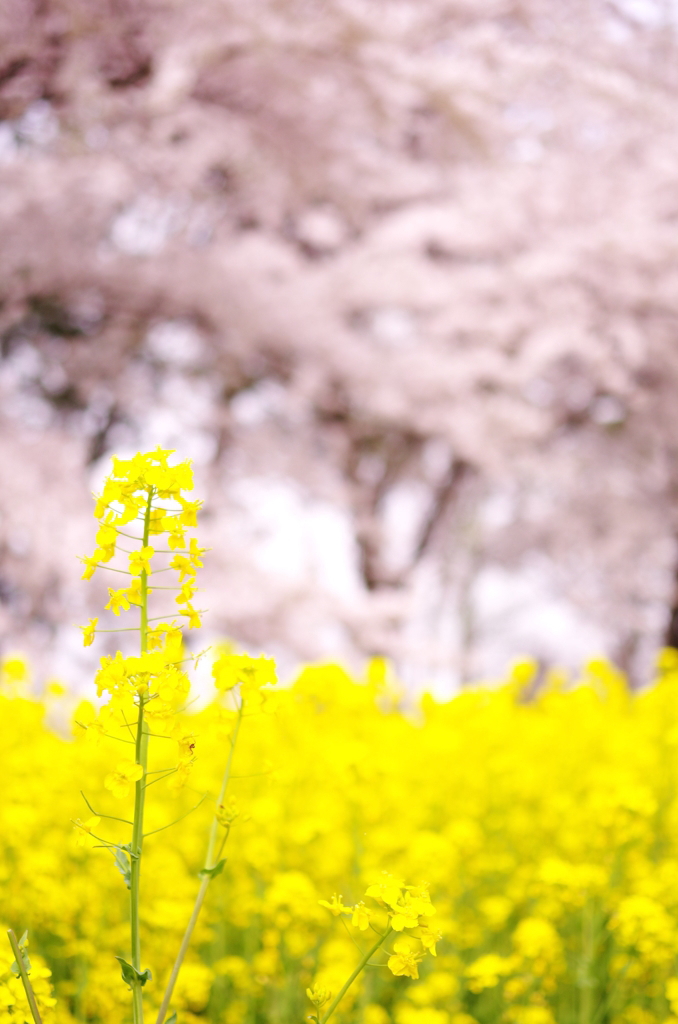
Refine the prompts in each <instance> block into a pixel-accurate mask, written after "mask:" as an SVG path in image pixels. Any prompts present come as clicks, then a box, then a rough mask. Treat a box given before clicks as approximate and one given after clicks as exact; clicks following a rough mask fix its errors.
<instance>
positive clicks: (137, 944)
mask: <svg viewBox="0 0 678 1024" xmlns="http://www.w3.org/2000/svg"><path fill="white" fill-rule="evenodd" d="M152 499H153V490H152V489H149V491H148V500H147V502H146V512H145V515H144V537H143V546H144V547H145V546H146V545H147V544H148V538H149V532H150V522H151V503H152ZM139 632H140V634H141V653H142V654H143V653H144V651H146V650H147V647H148V573H147V572H146V571H145V570H144V571H143V572H142V573H141V621H140V628H139ZM144 705H145V700H144V695H143V693H140V694H139V714H138V717H137V733H136V746H135V758H134V759H135V761H136V763H137V764H140V765H141V767H142V768H143V774H142V776H141V778H140V779H138V780H137V782H136V784H135V792H134V824H133V826H132V843H131V856H130V932H131V941H132V966H133V967H134V969H135V970H136V971H138V972H141V932H140V928H139V882H140V876H141V853H142V847H143V841H144V803H145V799H146V767H147V763H148V732H147V731H146V729H145V726H144ZM132 1001H133V1002H132V1007H133V1012H134V1024H143V1019H144V1000H143V990H142V982H141V981H140V980H139V979H136V980H135V981H134V982H133V983H132Z"/></svg>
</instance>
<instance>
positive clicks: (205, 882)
mask: <svg viewBox="0 0 678 1024" xmlns="http://www.w3.org/2000/svg"><path fill="white" fill-rule="evenodd" d="M242 713H243V704H242V702H241V704H240V707H239V708H238V717H237V719H236V723H235V728H234V730H233V735H232V737H231V749H230V751H229V754H228V760H227V761H226V768H225V769H224V777H223V779H222V780H221V789H220V791H219V796H218V797H217V810H218V809H219V807H220V806H221V804H223V802H224V799H225V798H226V790H227V789H228V783H229V781H230V778H231V765H232V764H233V752H234V750H235V744H236V741H237V739H238V733H239V732H240V723H241V722H242ZM218 836H219V821H218V819H217V815H216V813H215V815H214V817H213V819H212V825H211V827H210V834H209V840H208V843H207V854H206V855H205V869H206V870H208V871H209V870H210V869H211V868H213V867H215V865H216V862H217V860H218V856H219V854H217V840H218ZM227 836H228V833H227ZM221 849H223V843H222V846H221ZM221 849H220V850H219V853H221ZM211 881H212V876H211V875H204V876H203V879H202V882H201V883H200V888H199V889H198V895H197V896H196V898H195V903H194V905H193V911H192V913H191V916H190V918H189V921H188V924H187V925H186V931H185V932H184V936H183V938H182V940H181V945H180V946H179V952H178V953H177V957H176V960H175V961H174V965H173V967H172V973H171V974H170V976H169V981H168V982H167V987H166V988H165V993H164V995H163V997H162V1003H161V1004H160V1009H159V1010H158V1016H157V1018H156V1024H164V1021H165V1017H166V1016H167V1011H168V1009H169V1004H170V1000H171V998H172V993H173V992H174V986H175V985H176V983H177V978H178V977H179V971H180V970H181V965H182V964H183V962H184V957H185V956H186V952H187V950H188V947H189V944H190V941H191V936H192V935H193V929H194V928H195V926H196V924H197V922H198V917H199V916H200V911H201V910H202V905H203V903H204V902H205V896H206V895H207V890H208V888H209V884H210V882H211Z"/></svg>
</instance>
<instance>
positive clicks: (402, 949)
mask: <svg viewBox="0 0 678 1024" xmlns="http://www.w3.org/2000/svg"><path fill="white" fill-rule="evenodd" d="M428 888H429V887H428V884H427V883H424V884H423V885H405V883H404V881H403V879H402V878H394V876H393V875H391V874H389V873H388V872H387V871H384V872H382V877H381V878H380V879H379V880H378V881H376V882H373V883H372V885H369V886H368V887H367V889H366V890H365V896H368V897H372V899H374V900H375V901H376V902H377V904H378V907H381V908H382V911H381V912H379V910H377V912H376V913H375V911H374V910H371V909H370V908H369V907H367V906H366V904H365V901H364V900H361V901H360V902H359V903H356V905H355V906H354V907H345V906H344V904H343V903H342V897H341V896H337V895H336V893H335V895H334V896H333V897H332V899H331V901H328V900H318V903H319V904H320V906H321V907H327V909H328V910H329V911H331V913H332V914H333V915H334V916H335V917H338V916H339V914H349V915H350V916H351V924H352V925H353V926H354V927H355V928H359V929H360V931H363V932H364V931H366V930H367V929H368V928H370V927H372V928H373V930H375V929H374V922H375V921H376V922H377V925H378V929H379V926H380V927H381V929H382V930H381V931H380V930H378V929H377V934H378V935H379V934H381V935H382V936H383V937H384V940H386V938H387V937H388V935H389V934H390V932H392V931H394V932H402V931H403V929H409V930H413V929H414V930H413V931H412V936H413V937H415V938H418V939H419V943H420V948H419V949H417V948H416V945H415V944H414V943H410V942H409V941H408V940H406V939H401V940H397V941H396V942H395V943H394V945H393V953H392V954H391V956H390V957H389V958H388V963H387V966H388V967H389V969H390V971H391V973H392V974H395V975H408V976H409V977H410V978H418V977H419V971H418V964H419V963H420V962H421V960H422V959H423V953H424V952H425V951H428V952H429V953H431V954H432V955H433V956H435V955H436V942H438V941H439V940H440V939H441V938H442V935H441V933H440V932H434V931H433V930H432V929H431V928H430V927H429V925H428V923H427V922H426V921H425V920H422V919H424V918H428V917H431V915H432V914H435V909H434V907H433V905H432V903H431V897H430V896H429V892H428ZM315 990H316V989H315V987H314V989H313V991H315ZM309 998H311V997H310V996H309ZM311 1001H312V1002H315V1000H314V999H311Z"/></svg>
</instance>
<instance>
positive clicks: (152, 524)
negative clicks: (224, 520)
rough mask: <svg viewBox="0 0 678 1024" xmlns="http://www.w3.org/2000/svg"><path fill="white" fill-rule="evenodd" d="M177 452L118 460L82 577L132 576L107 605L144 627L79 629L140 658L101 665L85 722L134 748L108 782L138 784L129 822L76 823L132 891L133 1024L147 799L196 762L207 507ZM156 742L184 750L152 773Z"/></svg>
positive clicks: (139, 1004) (117, 786)
mask: <svg viewBox="0 0 678 1024" xmlns="http://www.w3.org/2000/svg"><path fill="white" fill-rule="evenodd" d="M172 454H173V453H172V452H171V451H163V450H162V449H158V450H157V451H155V452H151V453H146V454H141V453H140V454H138V455H135V456H134V458H132V459H128V460H124V459H118V458H114V459H113V471H112V473H111V474H110V476H109V477H108V478H107V479H106V481H105V483H104V487H103V491H102V493H101V495H100V496H98V497H97V500H96V507H95V512H94V514H95V517H96V518H97V519H98V520H99V523H100V525H99V529H98V530H97V534H96V542H97V548H96V550H95V551H94V553H93V554H92V555H91V556H86V557H84V558H83V562H84V564H85V571H84V573H83V578H84V579H90V578H91V576H92V575H93V574H94V572H95V571H96V569H98V568H105V569H107V570H109V571H111V572H114V573H116V574H117V575H121V576H123V577H126V579H125V580H124V586H122V587H119V588H117V589H116V588H114V587H109V588H108V593H109V600H108V603H107V604H106V606H105V607H106V610H109V611H111V612H112V613H113V615H115V616H117V617H119V616H120V613H121V612H122V611H125V612H129V611H133V612H134V613H135V615H136V616H137V622H138V624H137V625H136V626H129V627H120V628H119V629H118V628H112V629H100V628H99V625H98V622H99V620H98V618H95V619H91V620H90V622H89V623H88V625H87V626H84V627H82V628H83V635H84V643H85V645H86V646H87V645H90V644H92V643H93V641H94V637H95V635H96V634H97V633H108V632H118V631H120V632H138V633H139V653H138V654H137V655H128V656H125V655H123V654H122V652H121V651H118V652H117V653H116V654H115V655H113V656H108V657H103V658H102V659H101V668H100V669H99V671H98V673H97V675H96V679H95V682H96V685H97V692H98V694H99V696H100V697H101V696H102V695H104V694H107V695H108V702H107V704H106V705H105V706H104V707H103V708H102V709H101V711H100V713H99V715H98V718H97V721H96V723H95V722H91V723H87V725H88V726H89V727H90V728H95V729H97V731H98V732H99V733H100V734H102V735H108V736H111V737H113V738H115V739H117V740H122V742H124V743H127V744H128V745H129V746H130V747H131V748H132V749H131V750H130V751H129V754H128V756H126V757H124V758H121V759H120V760H119V761H118V763H117V765H116V767H115V769H114V770H113V771H112V772H110V773H109V774H108V775H107V776H106V779H105V780H104V785H105V786H106V788H107V789H108V790H110V792H111V793H112V794H113V796H114V797H116V798H117V799H119V800H121V801H124V800H126V799H127V798H128V796H129V794H130V790H131V789H132V788H133V790H134V810H133V816H132V818H131V820H130V819H127V818H121V817H118V816H113V815H107V814H99V813H96V812H95V813H94V814H93V817H91V818H90V819H89V820H88V821H87V822H85V823H80V828H81V829H82V831H83V833H85V834H86V835H89V836H91V837H92V839H93V840H94V844H95V845H100V846H103V847H105V848H107V849H108V850H110V852H111V853H112V854H113V856H114V858H115V863H116V866H117V867H118V869H119V871H120V872H121V874H122V876H123V878H124V880H125V882H126V884H127V887H128V889H129V893H130V951H131V956H130V960H129V961H128V960H126V959H124V958H123V957H118V958H117V959H118V960H119V962H120V966H121V970H122V977H123V980H124V981H125V982H126V983H127V984H128V985H129V987H130V989H131V992H132V1008H133V1019H134V1024H141V1022H142V1021H143V987H144V985H145V984H146V983H147V982H148V981H149V980H150V979H151V977H152V975H151V971H150V970H149V969H148V968H144V967H143V966H142V950H141V931H140V920H139V914H140V882H141V869H142V862H143V846H144V839H145V838H146V835H145V833H144V811H145V804H146V793H147V790H148V788H149V787H150V786H152V785H154V784H155V783H156V782H159V781H161V780H162V779H168V780H171V782H170V785H172V786H173V787H174V788H176V789H178V788H180V787H181V786H182V785H183V784H184V783H185V781H186V779H187V777H188V774H189V772H190V769H191V766H192V764H193V748H194V738H193V736H192V735H191V734H190V732H188V731H187V728H186V722H185V720H184V715H183V714H182V711H183V710H184V706H185V702H186V698H187V696H188V692H189V689H190V684H189V680H188V676H187V675H186V672H185V670H184V668H183V665H184V663H185V662H186V660H188V659H187V658H186V656H185V652H184V646H183V632H182V627H181V625H180V624H179V622H180V619H181V617H185V618H186V619H187V623H188V627H189V628H190V629H195V628H198V627H199V626H200V624H201V623H200V612H198V611H196V609H195V608H194V606H193V603H192V602H193V598H194V596H195V593H196V572H197V569H198V568H199V567H200V566H201V565H202V562H201V555H202V554H203V551H204V549H203V548H199V547H198V544H197V540H196V538H195V537H191V538H190V541H189V542H188V543H187V539H186V531H187V530H190V529H192V528H194V527H195V526H196V525H197V511H198V509H199V507H200V504H201V502H199V501H190V500H188V498H187V497H186V492H187V491H190V490H192V488H193V474H192V471H191V467H190V463H189V462H180V463H179V464H178V465H175V466H170V465H169V462H168V458H169V456H170V455H172ZM121 555H122V556H126V557H123V559H122V564H123V565H125V567H124V568H123V567H122V566H121V564H120V556H121ZM155 556H161V557H162V558H163V561H164V562H165V563H166V564H164V565H162V566H157V564H156V565H154V563H153V559H154V558H155ZM113 562H115V563H116V564H112V563H113ZM174 572H175V573H176V574H177V580H176V583H175V584H174V585H172V584H169V585H168V584H164V585H163V584H160V585H158V586H155V585H154V586H153V587H151V586H150V585H149V581H150V580H151V577H155V576H159V577H160V578H161V579H163V580H164V579H165V578H166V576H164V575H161V574H166V573H174ZM170 579H171V576H170ZM161 591H164V592H167V591H171V592H174V595H175V596H174V602H175V605H176V608H175V610H174V611H173V613H171V614H169V615H168V614H167V613H165V614H164V615H160V616H152V617H151V616H149V598H150V595H151V594H157V595H158V597H160V596H161V595H160V593H159V592H161ZM163 596H165V598H166V596H167V595H166V594H165V595H163ZM178 620H179V621H178ZM151 737H157V738H158V739H162V740H164V741H165V742H167V740H174V741H175V742H176V744H177V747H178V756H177V758H176V759H173V760H172V763H166V764H165V765H164V766H163V767H162V768H159V769H157V770H154V771H150V770H149V764H148V754H149V741H150V739H151ZM90 809H91V810H94V809H93V808H90ZM102 818H108V819H111V820H116V821H121V822H124V823H126V824H128V825H129V826H130V827H131V837H130V841H129V842H127V843H114V842H111V841H109V840H107V839H105V838H103V837H101V836H100V835H99V834H98V832H99V831H100V822H101V819H102ZM95 830H96V831H95Z"/></svg>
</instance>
